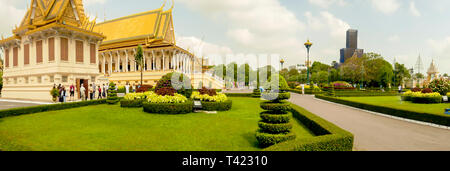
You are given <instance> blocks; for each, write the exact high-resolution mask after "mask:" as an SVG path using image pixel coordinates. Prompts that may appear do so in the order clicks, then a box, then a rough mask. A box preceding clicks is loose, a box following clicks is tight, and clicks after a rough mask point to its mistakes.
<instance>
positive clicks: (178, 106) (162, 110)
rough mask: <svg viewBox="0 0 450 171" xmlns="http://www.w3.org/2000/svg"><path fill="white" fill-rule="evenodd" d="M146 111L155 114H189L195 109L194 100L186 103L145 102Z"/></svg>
mask: <svg viewBox="0 0 450 171" xmlns="http://www.w3.org/2000/svg"><path fill="white" fill-rule="evenodd" d="M142 105H143V107H144V111H145V112H147V113H155V114H187V113H191V112H192V111H193V107H194V102H193V101H187V102H186V103H149V102H144V103H143V104H142Z"/></svg>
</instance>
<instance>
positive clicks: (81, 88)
mask: <svg viewBox="0 0 450 171" xmlns="http://www.w3.org/2000/svg"><path fill="white" fill-rule="evenodd" d="M85 96H86V88H84V85H81V87H80V97H81V100H82V101H85V100H86V97H85Z"/></svg>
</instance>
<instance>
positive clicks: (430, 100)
mask: <svg viewBox="0 0 450 171" xmlns="http://www.w3.org/2000/svg"><path fill="white" fill-rule="evenodd" d="M410 98H411V102H413V103H424V104H432V103H442V97H441V96H439V97H414V96H413V97H410Z"/></svg>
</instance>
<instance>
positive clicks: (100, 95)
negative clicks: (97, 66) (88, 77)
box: [97, 86, 103, 99]
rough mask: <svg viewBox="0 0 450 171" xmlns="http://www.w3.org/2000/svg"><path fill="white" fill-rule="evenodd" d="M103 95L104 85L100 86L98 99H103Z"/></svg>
mask: <svg viewBox="0 0 450 171" xmlns="http://www.w3.org/2000/svg"><path fill="white" fill-rule="evenodd" d="M102 97H103V95H102V87H100V86H98V98H97V99H102Z"/></svg>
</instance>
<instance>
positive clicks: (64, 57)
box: [61, 38, 69, 61]
mask: <svg viewBox="0 0 450 171" xmlns="http://www.w3.org/2000/svg"><path fill="white" fill-rule="evenodd" d="M61 61H69V40H68V39H66V38H61Z"/></svg>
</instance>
